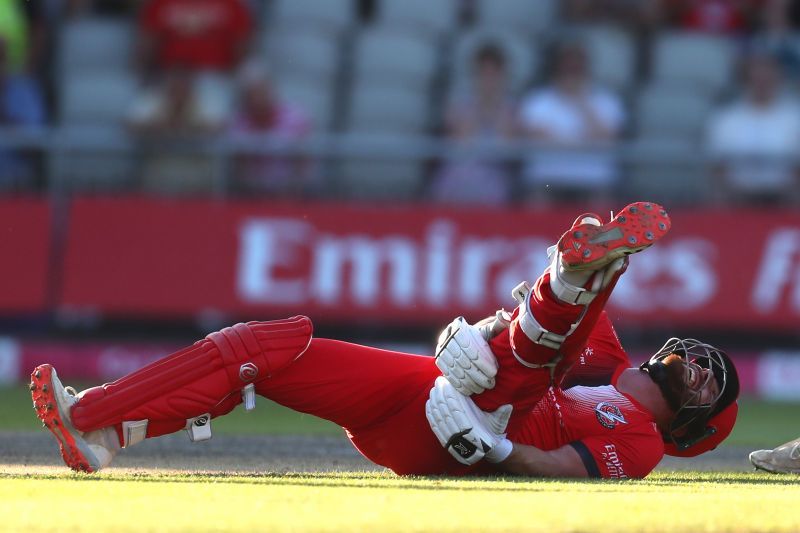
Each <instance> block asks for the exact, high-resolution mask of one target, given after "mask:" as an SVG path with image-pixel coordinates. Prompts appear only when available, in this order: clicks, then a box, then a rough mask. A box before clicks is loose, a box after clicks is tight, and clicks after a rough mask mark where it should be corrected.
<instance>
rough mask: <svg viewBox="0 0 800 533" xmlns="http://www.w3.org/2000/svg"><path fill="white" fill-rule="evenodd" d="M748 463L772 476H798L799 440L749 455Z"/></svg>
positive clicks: (799, 468) (799, 465) (799, 463)
mask: <svg viewBox="0 0 800 533" xmlns="http://www.w3.org/2000/svg"><path fill="white" fill-rule="evenodd" d="M749 458H750V463H752V465H753V466H754V467H756V468H758V469H760V470H766V471H767V472H772V473H774V474H800V439H797V440H793V441H791V442H787V443H786V444H784V445H782V446H778V447H777V448H775V449H774V450H756V451H754V452H751V453H750V457H749Z"/></svg>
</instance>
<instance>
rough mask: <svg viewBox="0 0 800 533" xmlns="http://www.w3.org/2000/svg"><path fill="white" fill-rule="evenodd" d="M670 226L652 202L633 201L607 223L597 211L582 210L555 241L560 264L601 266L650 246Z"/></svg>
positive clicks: (571, 267)
mask: <svg viewBox="0 0 800 533" xmlns="http://www.w3.org/2000/svg"><path fill="white" fill-rule="evenodd" d="M670 226H671V222H670V220H669V215H668V214H667V212H666V210H665V209H664V208H663V207H661V206H660V205H658V204H655V203H652V202H635V203H632V204H630V205H629V206H627V207H625V209H623V210H622V211H620V212H619V213H618V214H617V216H615V217H614V218H613V219H611V221H610V222H608V223H606V224H603V223H602V219H601V218H600V217H599V216H598V215H595V214H593V213H586V214H583V215H581V216H579V217H578V219H577V220H576V221H575V223H573V225H572V228H570V229H569V230H568V231H567V232H566V233H564V235H562V236H561V239H559V241H558V245H557V246H558V251H559V252H560V254H561V261H562V265H563V267H564V269H565V270H567V271H577V270H600V269H602V268H603V267H605V266H606V265H608V264H610V263H612V262H614V261H615V260H617V259H619V258H620V257H624V256H626V255H631V254H635V253H636V252H641V251H642V250H644V249H645V248H648V247H650V246H652V245H653V244H655V242H656V241H658V240H659V239H660V238H661V237H663V236H664V235H666V233H667V232H668V231H669V228H670Z"/></svg>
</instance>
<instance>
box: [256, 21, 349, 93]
mask: <svg viewBox="0 0 800 533" xmlns="http://www.w3.org/2000/svg"><path fill="white" fill-rule="evenodd" d="M262 49H263V53H264V56H265V57H266V58H267V59H268V63H269V66H270V68H271V69H273V70H274V72H275V74H276V75H279V76H281V75H292V76H295V77H297V76H307V77H309V78H315V79H317V80H321V81H323V83H326V82H330V81H331V80H333V79H334V77H335V75H336V73H337V72H339V70H340V61H341V39H340V37H339V33H338V32H335V31H327V32H326V31H320V30H318V29H315V28H313V27H310V26H308V25H303V26H291V27H285V28H277V29H276V30H275V31H270V32H266V33H265V38H264V39H263V42H262Z"/></svg>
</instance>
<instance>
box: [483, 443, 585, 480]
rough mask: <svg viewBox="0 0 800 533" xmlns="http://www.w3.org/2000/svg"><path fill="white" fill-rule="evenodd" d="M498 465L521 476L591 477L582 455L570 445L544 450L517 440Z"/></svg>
mask: <svg viewBox="0 0 800 533" xmlns="http://www.w3.org/2000/svg"><path fill="white" fill-rule="evenodd" d="M497 466H498V467H499V468H501V469H502V470H505V471H506V472H510V473H512V474H517V475H520V476H539V477H589V473H588V472H587V471H586V466H585V465H584V462H583V460H582V459H581V457H580V455H578V452H577V451H575V448H573V447H572V446H569V445H567V446H562V447H561V448H558V449H556V450H551V451H544V450H540V449H539V448H536V447H534V446H528V445H526V444H519V443H516V442H515V443H513V449H512V451H511V454H510V455H509V456H508V457H507V458H506V459H505V460H504V461H502V462H500V463H497Z"/></svg>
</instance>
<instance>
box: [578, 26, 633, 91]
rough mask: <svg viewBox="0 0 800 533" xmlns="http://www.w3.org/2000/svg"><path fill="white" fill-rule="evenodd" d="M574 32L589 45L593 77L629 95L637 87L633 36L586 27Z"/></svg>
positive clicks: (607, 28) (587, 49) (608, 28)
mask: <svg viewBox="0 0 800 533" xmlns="http://www.w3.org/2000/svg"><path fill="white" fill-rule="evenodd" d="M575 31H576V34H577V35H578V36H579V37H580V38H581V39H582V40H583V42H584V43H585V44H586V52H587V53H588V54H589V62H590V63H591V66H592V77H593V78H594V79H595V80H597V82H599V83H601V84H603V85H606V86H608V87H610V88H612V89H614V90H616V91H620V92H622V93H627V92H628V91H629V90H630V89H631V87H632V86H633V85H634V81H635V67H636V47H635V46H634V43H633V39H632V38H631V36H630V35H628V34H627V33H625V32H624V31H622V30H621V29H619V28H615V27H612V26H600V25H598V26H585V27H581V28H577V29H576V30H575Z"/></svg>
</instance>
